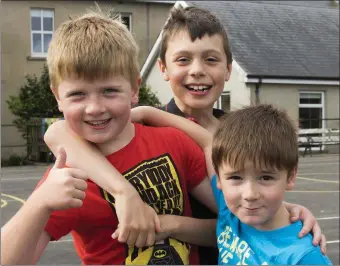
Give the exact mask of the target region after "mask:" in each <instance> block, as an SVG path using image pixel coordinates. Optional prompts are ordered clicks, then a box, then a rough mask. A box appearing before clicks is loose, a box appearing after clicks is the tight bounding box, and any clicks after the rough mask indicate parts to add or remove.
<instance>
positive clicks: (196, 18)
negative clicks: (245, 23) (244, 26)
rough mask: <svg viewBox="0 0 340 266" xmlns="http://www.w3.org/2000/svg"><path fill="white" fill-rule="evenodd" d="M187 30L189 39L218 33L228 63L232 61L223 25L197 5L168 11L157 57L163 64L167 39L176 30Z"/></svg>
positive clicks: (192, 39) (193, 39)
mask: <svg viewBox="0 0 340 266" xmlns="http://www.w3.org/2000/svg"><path fill="white" fill-rule="evenodd" d="M182 30H187V31H188V33H189V35H190V38H191V41H195V40H196V39H197V38H200V39H201V38H202V37H203V36H205V35H206V34H208V36H212V35H214V34H219V35H220V36H221V37H222V39H223V47H224V51H225V54H226V57H227V62H228V64H231V63H232V60H233V59H232V54H231V50H230V45H229V41H228V35H227V32H226V31H225V29H224V27H223V25H222V24H221V22H220V21H219V20H218V18H217V17H216V16H214V15H213V14H212V13H211V12H210V11H208V10H206V9H203V8H199V7H194V6H190V7H186V8H184V9H183V8H176V7H173V8H172V9H171V11H170V15H169V18H168V20H167V22H166V23H165V25H164V27H163V33H162V40H161V48H160V54H159V57H160V59H161V60H162V61H163V63H164V64H165V53H166V50H167V48H168V41H169V39H170V38H171V37H173V36H174V35H175V34H176V33H177V32H179V31H182Z"/></svg>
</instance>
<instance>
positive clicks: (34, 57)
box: [27, 55, 46, 61]
mask: <svg viewBox="0 0 340 266" xmlns="http://www.w3.org/2000/svg"><path fill="white" fill-rule="evenodd" d="M27 60H29V61H46V56H44V55H29V56H27Z"/></svg>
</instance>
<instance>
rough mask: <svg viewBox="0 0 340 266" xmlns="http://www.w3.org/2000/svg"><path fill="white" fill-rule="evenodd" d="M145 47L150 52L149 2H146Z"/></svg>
mask: <svg viewBox="0 0 340 266" xmlns="http://www.w3.org/2000/svg"><path fill="white" fill-rule="evenodd" d="M146 47H147V50H148V54H149V53H150V4H149V3H146ZM148 54H147V55H148ZM147 55H146V56H147Z"/></svg>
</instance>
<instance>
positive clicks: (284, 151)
mask: <svg viewBox="0 0 340 266" xmlns="http://www.w3.org/2000/svg"><path fill="white" fill-rule="evenodd" d="M298 159H299V153H298V140H297V134H296V128H295V126H294V124H293V122H292V121H291V119H290V118H289V117H288V115H287V114H286V112H285V111H283V110H279V109H276V108H274V107H273V106H272V105H256V106H249V107H245V108H242V109H240V110H236V111H231V112H229V113H228V114H226V115H225V117H224V118H222V121H221V123H220V125H219V126H218V128H217V130H216V132H215V134H214V138H213V145H212V161H213V166H214V169H215V172H216V174H217V175H218V174H219V169H220V167H221V166H222V164H223V163H227V164H228V165H230V166H231V167H232V168H234V169H237V170H240V169H243V168H244V164H245V161H247V160H249V161H251V162H253V163H254V165H256V166H257V167H260V168H261V169H263V168H264V167H265V168H267V169H274V168H276V169H278V170H287V171H288V175H290V174H291V172H292V171H293V170H294V169H295V168H296V167H297V164H298Z"/></svg>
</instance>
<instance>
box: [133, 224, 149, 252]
mask: <svg viewBox="0 0 340 266" xmlns="http://www.w3.org/2000/svg"><path fill="white" fill-rule="evenodd" d="M150 231H151V230H150ZM148 234H149V231H148V230H147V229H146V228H145V229H144V228H143V229H141V230H140V231H139V234H138V236H137V239H136V241H135V243H134V245H135V246H136V247H138V248H142V247H145V246H146V242H147V239H148Z"/></svg>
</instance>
